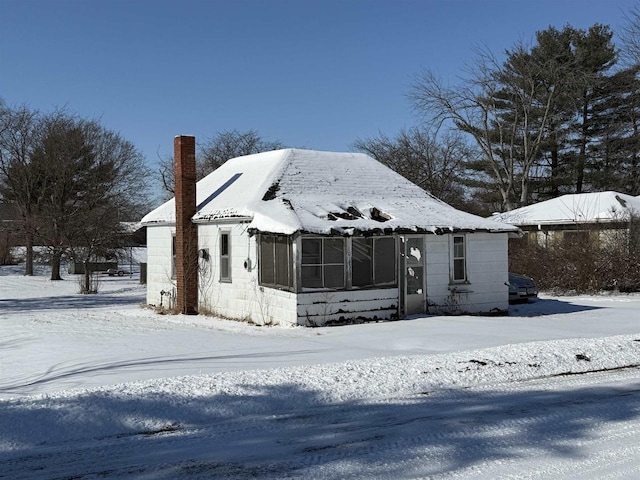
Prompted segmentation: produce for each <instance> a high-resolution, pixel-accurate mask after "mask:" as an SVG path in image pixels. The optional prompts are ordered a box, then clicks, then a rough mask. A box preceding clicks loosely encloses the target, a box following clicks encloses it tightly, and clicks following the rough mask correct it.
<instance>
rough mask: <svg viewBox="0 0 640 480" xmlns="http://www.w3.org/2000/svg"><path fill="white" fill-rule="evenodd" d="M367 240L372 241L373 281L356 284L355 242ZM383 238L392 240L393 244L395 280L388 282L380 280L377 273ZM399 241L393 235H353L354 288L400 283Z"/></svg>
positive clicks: (384, 286) (388, 285) (351, 257)
mask: <svg viewBox="0 0 640 480" xmlns="http://www.w3.org/2000/svg"><path fill="white" fill-rule="evenodd" d="M363 240H364V241H366V242H369V241H371V264H370V279H371V282H370V283H367V284H366V285H355V284H354V283H353V278H354V275H353V272H354V257H355V254H354V248H353V243H354V242H356V243H357V242H361V241H363ZM383 240H391V242H392V245H393V254H392V257H393V267H392V272H393V280H392V281H387V282H382V281H379V280H378V278H377V277H378V275H377V273H376V272H377V270H378V269H377V264H378V263H379V262H380V257H379V256H378V255H379V254H380V250H381V248H382V247H380V246H379V244H380V243H381V241H383ZM397 249H398V247H397V242H396V238H395V237H393V236H389V235H384V236H379V237H352V238H351V255H350V259H351V269H350V271H351V282H350V285H351V287H352V288H353V289H367V288H386V287H394V286H396V285H397V284H398V262H397V257H398V254H397Z"/></svg>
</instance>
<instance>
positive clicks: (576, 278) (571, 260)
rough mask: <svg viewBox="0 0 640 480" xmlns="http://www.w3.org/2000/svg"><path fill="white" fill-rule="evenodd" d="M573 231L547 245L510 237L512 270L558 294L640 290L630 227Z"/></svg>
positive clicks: (639, 271) (638, 261) (639, 258)
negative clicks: (603, 231)
mask: <svg viewBox="0 0 640 480" xmlns="http://www.w3.org/2000/svg"><path fill="white" fill-rule="evenodd" d="M570 233H571V234H562V233H558V234H556V235H554V236H553V237H552V238H550V239H549V240H548V242H547V244H546V245H540V244H539V243H538V242H536V241H531V240H530V239H527V238H523V239H514V240H511V241H510V242H509V270H510V271H511V272H514V273H520V274H524V275H528V276H530V277H532V278H533V279H534V280H535V281H536V283H537V284H538V288H539V289H540V290H543V291H550V292H554V293H559V294H568V293H595V292H600V291H603V290H615V291H620V292H637V291H640V255H639V254H638V253H639V252H638V251H637V250H636V248H635V247H633V244H632V243H631V242H630V241H629V236H628V231H626V230H619V231H613V232H612V231H607V232H606V234H602V235H601V233H602V232H600V231H598V230H591V231H581V232H570ZM578 233H579V234H578Z"/></svg>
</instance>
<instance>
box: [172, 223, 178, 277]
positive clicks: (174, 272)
mask: <svg viewBox="0 0 640 480" xmlns="http://www.w3.org/2000/svg"><path fill="white" fill-rule="evenodd" d="M176 242H177V240H176V232H172V233H171V279H172V280H175V278H176V276H177V267H176V258H177V251H178V245H177V243H176Z"/></svg>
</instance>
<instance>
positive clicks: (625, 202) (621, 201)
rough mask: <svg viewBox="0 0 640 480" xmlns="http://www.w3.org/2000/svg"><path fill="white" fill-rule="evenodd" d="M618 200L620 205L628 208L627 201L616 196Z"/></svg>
mask: <svg viewBox="0 0 640 480" xmlns="http://www.w3.org/2000/svg"><path fill="white" fill-rule="evenodd" d="M616 200H617V201H618V203H620V205H622V206H623V207H624V208H627V201H626V200H625V199H624V198H620V196H619V195H616Z"/></svg>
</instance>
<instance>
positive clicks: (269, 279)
mask: <svg viewBox="0 0 640 480" xmlns="http://www.w3.org/2000/svg"><path fill="white" fill-rule="evenodd" d="M274 243H275V238H274V237H272V236H270V235H263V236H262V237H260V283H262V284H263V285H274V284H275V283H276V276H275V258H274V254H273V249H274Z"/></svg>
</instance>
